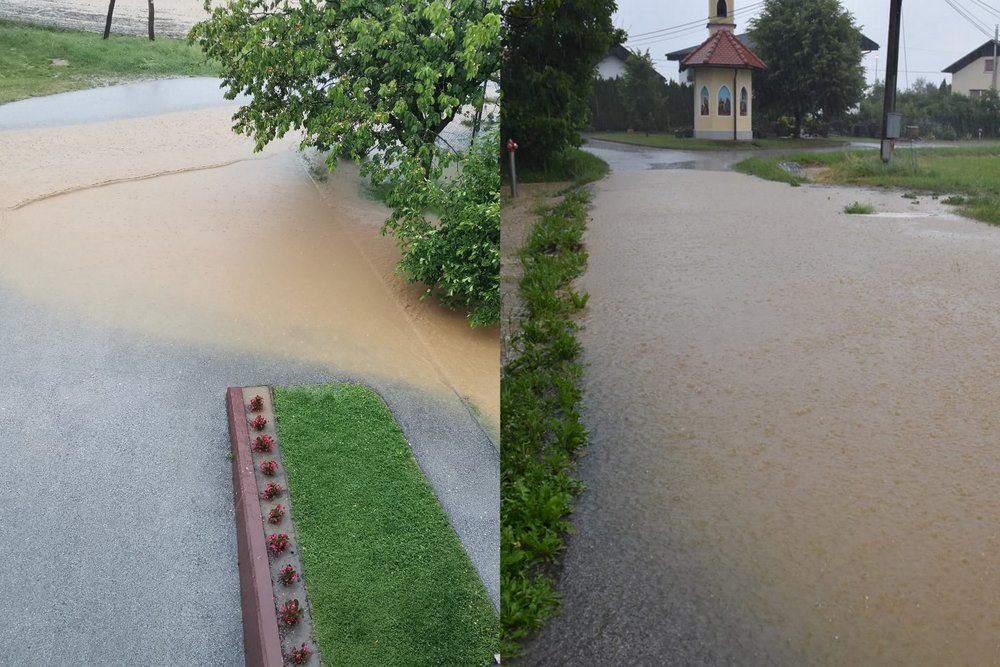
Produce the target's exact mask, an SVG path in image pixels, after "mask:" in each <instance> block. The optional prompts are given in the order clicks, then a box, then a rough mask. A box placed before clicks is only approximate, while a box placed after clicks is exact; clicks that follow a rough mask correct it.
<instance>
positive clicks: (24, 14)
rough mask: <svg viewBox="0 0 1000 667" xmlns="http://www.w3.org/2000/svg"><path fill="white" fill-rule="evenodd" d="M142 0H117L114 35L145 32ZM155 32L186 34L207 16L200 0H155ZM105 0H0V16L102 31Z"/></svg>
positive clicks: (183, 35) (104, 18)
mask: <svg viewBox="0 0 1000 667" xmlns="http://www.w3.org/2000/svg"><path fill="white" fill-rule="evenodd" d="M147 6H148V5H147V3H146V2H145V0H118V1H117V2H116V3H115V14H114V20H113V22H112V24H111V31H112V33H113V34H116V35H123V34H128V35H145V34H146V30H147V19H148V9H147ZM154 7H155V9H156V24H155V27H156V35H157V36H159V37H186V36H187V33H188V31H189V30H191V27H192V26H193V25H194V24H195V23H197V22H198V21H203V20H205V19H206V18H208V14H207V13H206V12H205V8H204V3H203V2H201V1H200V0H156V2H155V3H154ZM107 14H108V3H107V2H105V0H67V1H66V2H56V1H55V0H0V18H5V19H16V20H18V21H29V22H31V23H40V24H43V25H54V26H59V27H62V28H77V29H80V30H90V31H93V32H103V31H104V22H105V20H106V19H107Z"/></svg>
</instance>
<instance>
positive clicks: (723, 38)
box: [681, 30, 767, 69]
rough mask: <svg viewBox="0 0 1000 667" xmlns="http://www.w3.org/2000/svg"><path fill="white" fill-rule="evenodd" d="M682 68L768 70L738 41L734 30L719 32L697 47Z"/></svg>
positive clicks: (755, 55) (685, 59) (761, 61)
mask: <svg viewBox="0 0 1000 667" xmlns="http://www.w3.org/2000/svg"><path fill="white" fill-rule="evenodd" d="M681 67H682V68H686V67H747V68H753V69H767V65H765V64H764V61H763V60H761V59H760V58H758V57H757V54H755V53H754V52H753V51H751V50H750V48H749V47H748V46H747V45H746V44H744V43H743V42H741V41H740V40H739V39H737V37H736V35H734V34H733V31H732V30H719V31H717V32H716V33H715V34H714V35H712V36H711V37H709V38H708V39H706V40H705V41H704V42H702V43H701V45H700V46H696V47H695V48H694V49H693V50H692V51H691V53H689V54H688V55H687V57H685V58H684V60H682V61H681Z"/></svg>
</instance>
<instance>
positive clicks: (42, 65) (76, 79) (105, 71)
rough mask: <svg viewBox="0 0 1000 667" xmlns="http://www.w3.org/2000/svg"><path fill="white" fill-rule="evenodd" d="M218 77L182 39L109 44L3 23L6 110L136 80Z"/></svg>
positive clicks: (1, 87) (78, 33)
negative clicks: (29, 100)
mask: <svg viewBox="0 0 1000 667" xmlns="http://www.w3.org/2000/svg"><path fill="white" fill-rule="evenodd" d="M53 60H64V61H67V62H68V63H69V64H68V65H53V64H52V61H53ZM218 73H219V68H218V66H217V65H216V64H214V63H211V62H209V61H207V60H206V59H205V56H204V54H203V53H202V51H201V49H200V48H198V47H196V46H191V45H189V44H188V43H187V42H186V41H185V40H181V39H161V38H158V39H156V41H153V42H151V41H149V40H148V39H147V38H145V37H132V36H122V35H112V36H111V38H110V39H108V40H106V41H105V40H103V39H101V35H100V34H98V33H93V32H84V31H82V30H63V29H59V28H42V27H37V26H32V25H27V24H23V23H16V22H12V21H3V20H0V104H3V103H5V102H13V101H14V100H20V99H24V98H26V97H35V96H38V95H51V94H52V93H62V92H66V91H68V90H80V89H81V88H91V87H93V86H98V85H106V84H109V83H120V82H122V81H130V80H136V79H152V78H157V77H165V76H216V75H217V74H218Z"/></svg>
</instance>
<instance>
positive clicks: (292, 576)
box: [278, 565, 299, 586]
mask: <svg viewBox="0 0 1000 667" xmlns="http://www.w3.org/2000/svg"><path fill="white" fill-rule="evenodd" d="M298 578H299V573H298V572H296V571H295V568H294V567H292V566H291V565H286V566H285V567H283V568H281V574H279V575H278V579H280V580H281V583H283V584H284V585H285V586H291V585H292V584H294V583H295V580H296V579H298Z"/></svg>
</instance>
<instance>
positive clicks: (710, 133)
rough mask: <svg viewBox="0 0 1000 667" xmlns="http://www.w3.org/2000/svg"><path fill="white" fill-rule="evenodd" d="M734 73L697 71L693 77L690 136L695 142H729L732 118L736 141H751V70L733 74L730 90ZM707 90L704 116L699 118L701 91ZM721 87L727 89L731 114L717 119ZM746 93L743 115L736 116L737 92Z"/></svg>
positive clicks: (737, 110)
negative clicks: (692, 121) (745, 109)
mask: <svg viewBox="0 0 1000 667" xmlns="http://www.w3.org/2000/svg"><path fill="white" fill-rule="evenodd" d="M733 72H734V70H732V69H728V68H722V67H698V68H695V76H694V84H695V85H694V136H695V138H696V139H730V140H731V139H732V138H733V118H734V117H735V118H736V138H737V140H738V141H750V140H752V139H753V122H752V121H753V108H752V107H753V87H752V83H753V78H752V70H749V69H740V70H736V73H737V74H736V86H735V89H734V86H733ZM702 86H707V87H708V115H707V116H703V115H701V106H702V105H701V88H702ZM722 86H726V87H727V88H729V94H730V99H731V105H732V114H733V115H729V116H720V115H719V91H720V90H721V89H722ZM744 87H745V88H746V89H747V115H746V116H741V115H740V89H741V88H744Z"/></svg>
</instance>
